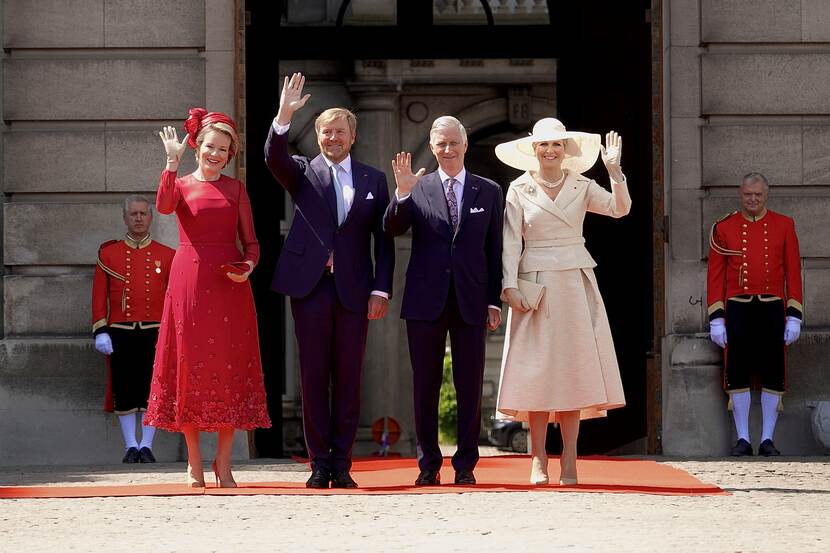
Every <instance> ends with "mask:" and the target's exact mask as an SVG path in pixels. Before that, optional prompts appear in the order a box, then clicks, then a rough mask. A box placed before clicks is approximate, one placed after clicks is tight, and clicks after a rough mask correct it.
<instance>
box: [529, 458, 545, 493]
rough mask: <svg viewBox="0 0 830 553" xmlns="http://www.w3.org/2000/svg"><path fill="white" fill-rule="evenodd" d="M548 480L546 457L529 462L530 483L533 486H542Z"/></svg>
mask: <svg viewBox="0 0 830 553" xmlns="http://www.w3.org/2000/svg"><path fill="white" fill-rule="evenodd" d="M549 481H550V480H549V478H548V457H547V455H545V456H544V457H537V456H536V455H534V456H533V458H532V459H531V461H530V483H531V484H533V485H534V486H544V485H545V484H547V483H548V482H549Z"/></svg>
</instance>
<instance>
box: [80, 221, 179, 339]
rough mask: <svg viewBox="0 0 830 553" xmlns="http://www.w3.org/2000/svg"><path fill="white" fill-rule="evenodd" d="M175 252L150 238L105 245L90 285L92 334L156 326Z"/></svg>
mask: <svg viewBox="0 0 830 553" xmlns="http://www.w3.org/2000/svg"><path fill="white" fill-rule="evenodd" d="M175 253H176V250H174V249H172V248H169V247H167V246H165V245H164V244H160V243H159V242H154V241H153V240H151V239H150V236H149V235H147V236H146V237H145V238H144V239H142V240H141V241H140V242H136V241H135V240H132V239H131V238H130V237H127V238H125V239H124V240H110V241H108V242H104V243H103V244H102V245H101V247H100V249H99V250H98V265H97V266H96V267H95V277H94V279H93V283H92V332H93V333H94V334H99V333H101V332H105V331H106V329H107V327H110V326H111V327H115V328H136V326H138V327H139V328H156V327H158V326H159V324H160V321H161V313H162V308H163V307H164V292H165V290H166V289H167V280H168V278H169V276H170V264H171V263H172V262H173V256H174V255H175Z"/></svg>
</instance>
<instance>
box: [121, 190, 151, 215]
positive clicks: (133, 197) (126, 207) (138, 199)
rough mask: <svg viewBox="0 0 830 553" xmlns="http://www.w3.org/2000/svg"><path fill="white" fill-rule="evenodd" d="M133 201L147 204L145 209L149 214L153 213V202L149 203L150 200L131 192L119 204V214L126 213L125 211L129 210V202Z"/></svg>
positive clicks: (132, 202)
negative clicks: (122, 203)
mask: <svg viewBox="0 0 830 553" xmlns="http://www.w3.org/2000/svg"><path fill="white" fill-rule="evenodd" d="M134 203H144V204H147V211H148V212H149V213H150V215H152V214H153V204H151V203H150V200H148V199H147V198H145V197H144V196H142V195H140V194H132V195H130V196H127V197H126V198H124V205H122V206H121V214H122V215H126V214H127V212H129V211H130V204H134Z"/></svg>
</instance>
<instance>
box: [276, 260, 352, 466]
mask: <svg viewBox="0 0 830 553" xmlns="http://www.w3.org/2000/svg"><path fill="white" fill-rule="evenodd" d="M291 312H292V315H293V317H294V325H295V334H296V337H297V343H298V346H299V352H300V383H301V386H302V401H303V431H304V434H305V440H306V447H307V448H308V453H309V456H310V458H311V465H312V468H315V469H317V468H320V469H324V470H329V471H335V472H339V471H348V470H350V469H351V458H352V447H353V445H354V440H355V437H356V435H357V426H358V422H359V419H360V382H361V373H362V368H363V358H364V352H365V346H366V334H367V330H368V319H367V318H366V313H365V312H363V313H355V312H352V311H349V310H348V309H346V308H345V307H343V305H342V304H341V303H340V300H339V299H338V297H337V290H336V288H335V282H334V278H333V276H331V275H326V276H323V277H322V278H321V280H320V282H319V283H318V284H317V286H316V287H315V288H314V289H313V290H312V291H311V293H310V294H309V295H308V296H306V297H305V298H292V299H291Z"/></svg>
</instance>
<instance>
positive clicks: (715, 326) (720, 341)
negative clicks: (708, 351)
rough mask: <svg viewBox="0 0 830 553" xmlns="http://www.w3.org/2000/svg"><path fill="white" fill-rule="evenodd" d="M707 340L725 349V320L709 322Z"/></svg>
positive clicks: (719, 319)
mask: <svg viewBox="0 0 830 553" xmlns="http://www.w3.org/2000/svg"><path fill="white" fill-rule="evenodd" d="M709 339H710V340H712V341H713V342H715V343H716V344H717V345H719V346H720V347H722V348H725V347H726V320H725V319H724V318H723V317H718V318H717V319H712V320H711V321H709Z"/></svg>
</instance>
